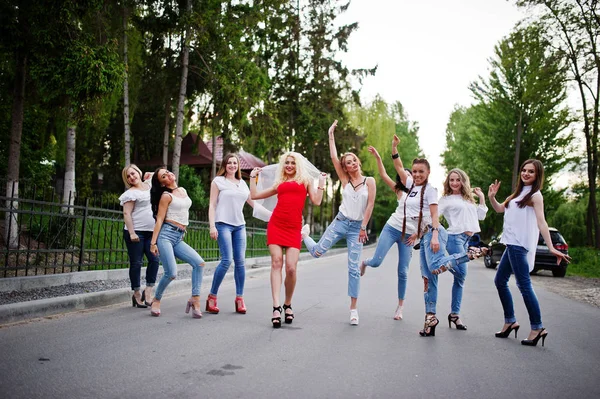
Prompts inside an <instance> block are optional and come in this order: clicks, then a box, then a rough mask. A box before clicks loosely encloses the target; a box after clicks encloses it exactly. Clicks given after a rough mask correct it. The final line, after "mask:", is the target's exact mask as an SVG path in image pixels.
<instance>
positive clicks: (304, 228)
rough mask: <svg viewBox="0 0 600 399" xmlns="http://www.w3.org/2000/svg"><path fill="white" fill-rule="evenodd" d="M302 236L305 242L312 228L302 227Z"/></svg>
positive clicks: (306, 225)
mask: <svg viewBox="0 0 600 399" xmlns="http://www.w3.org/2000/svg"><path fill="white" fill-rule="evenodd" d="M300 235H301V236H302V239H303V240H304V239H305V238H306V237H308V236H309V235H310V226H309V225H308V224H305V225H304V226H302V230H300Z"/></svg>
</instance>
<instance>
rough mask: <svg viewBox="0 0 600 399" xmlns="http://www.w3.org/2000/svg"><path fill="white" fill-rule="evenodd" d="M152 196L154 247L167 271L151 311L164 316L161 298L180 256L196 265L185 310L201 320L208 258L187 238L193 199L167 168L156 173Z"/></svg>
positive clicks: (172, 276) (193, 268)
mask: <svg viewBox="0 0 600 399" xmlns="http://www.w3.org/2000/svg"><path fill="white" fill-rule="evenodd" d="M150 198H151V203H152V213H153V215H154V217H155V219H156V225H155V226H154V231H153V233H152V241H151V244H150V245H151V247H150V250H151V251H152V253H153V254H154V255H158V256H160V261H161V262H162V265H163V270H164V274H163V276H162V278H161V279H160V281H159V282H158V287H156V292H155V294H154V300H153V301H152V308H151V311H150V314H151V315H152V316H156V317H158V316H160V301H161V299H162V296H163V293H164V291H165V289H166V288H167V286H168V285H169V284H170V283H171V281H173V280H175V277H177V261H176V260H175V258H179V259H181V260H183V261H184V262H187V263H189V264H190V266H192V297H191V298H190V299H189V300H188V301H187V305H186V308H185V312H186V313H189V312H190V308H191V309H192V316H193V317H194V318H196V319H199V318H201V317H202V312H201V311H200V285H201V284H202V273H203V271H204V260H203V259H202V257H201V256H200V255H198V253H197V252H196V251H195V250H194V249H193V248H192V247H190V246H189V245H188V244H186V243H185V242H184V241H183V237H184V235H185V232H186V228H187V226H188V224H189V210H190V207H191V206H192V200H191V199H190V197H188V195H187V192H186V191H185V188H183V187H178V186H177V182H176V181H175V175H174V174H173V173H172V172H169V171H168V170H167V168H165V167H160V168H158V169H156V172H154V175H153V176H152V190H151V194H150Z"/></svg>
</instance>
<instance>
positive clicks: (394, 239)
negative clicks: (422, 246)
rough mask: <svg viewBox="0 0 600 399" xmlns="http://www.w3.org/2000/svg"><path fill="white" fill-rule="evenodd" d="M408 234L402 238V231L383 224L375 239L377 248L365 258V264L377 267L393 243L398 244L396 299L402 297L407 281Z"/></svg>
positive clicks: (410, 254)
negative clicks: (371, 254) (377, 237)
mask: <svg viewBox="0 0 600 399" xmlns="http://www.w3.org/2000/svg"><path fill="white" fill-rule="evenodd" d="M407 238H408V235H406V236H405V237H404V241H403V240H402V231H399V230H397V229H395V228H393V227H392V226H390V225H389V224H388V223H386V224H385V226H383V230H381V234H379V239H378V240H377V248H375V253H374V254H373V257H372V258H369V259H367V260H365V264H366V265H367V266H371V267H379V265H381V262H383V259H384V258H385V256H386V255H387V253H388V251H389V250H390V248H391V247H392V245H394V243H396V244H398V299H404V296H405V295H406V282H407V281H408V266H409V264H410V258H411V257H412V245H408V244H406V239H407Z"/></svg>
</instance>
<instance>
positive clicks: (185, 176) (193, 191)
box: [179, 165, 209, 209]
mask: <svg viewBox="0 0 600 399" xmlns="http://www.w3.org/2000/svg"><path fill="white" fill-rule="evenodd" d="M179 185H180V186H181V187H183V188H185V190H186V191H187V193H188V196H189V197H190V198H191V199H192V203H193V205H192V207H193V208H195V209H198V208H206V207H208V202H209V196H208V195H207V194H206V191H205V190H204V187H203V185H202V180H201V179H200V176H198V175H197V174H196V171H195V170H194V168H192V167H190V166H187V165H181V166H180V167H179Z"/></svg>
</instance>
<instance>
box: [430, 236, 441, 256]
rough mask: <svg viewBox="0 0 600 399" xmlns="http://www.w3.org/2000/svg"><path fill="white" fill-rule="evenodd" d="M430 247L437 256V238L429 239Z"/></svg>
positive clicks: (438, 244) (438, 247) (438, 246)
mask: <svg viewBox="0 0 600 399" xmlns="http://www.w3.org/2000/svg"><path fill="white" fill-rule="evenodd" d="M429 246H430V247H431V250H432V251H433V253H434V254H437V252H438V251H439V250H440V242H439V241H438V238H437V237H435V236H434V237H432V238H431V243H430V245H429Z"/></svg>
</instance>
